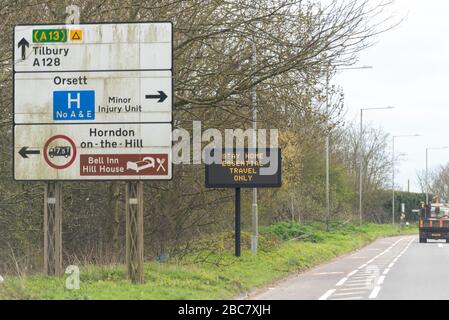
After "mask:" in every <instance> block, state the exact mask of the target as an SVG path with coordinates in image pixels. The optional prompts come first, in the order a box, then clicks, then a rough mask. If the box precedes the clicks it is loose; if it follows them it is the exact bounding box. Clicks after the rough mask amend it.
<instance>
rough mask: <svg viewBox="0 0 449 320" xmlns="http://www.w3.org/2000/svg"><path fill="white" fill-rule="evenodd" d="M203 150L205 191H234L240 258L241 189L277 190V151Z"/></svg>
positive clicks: (236, 240) (237, 253)
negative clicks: (222, 189) (204, 154)
mask: <svg viewBox="0 0 449 320" xmlns="http://www.w3.org/2000/svg"><path fill="white" fill-rule="evenodd" d="M216 152H217V150H215V149H212V150H206V151H205V153H206V188H232V189H235V256H236V257H240V256H241V189H242V188H249V189H251V188H280V187H281V185H282V179H281V172H282V170H281V162H282V161H281V150H280V149H259V150H258V149H223V150H221V154H220V155H218V154H216Z"/></svg>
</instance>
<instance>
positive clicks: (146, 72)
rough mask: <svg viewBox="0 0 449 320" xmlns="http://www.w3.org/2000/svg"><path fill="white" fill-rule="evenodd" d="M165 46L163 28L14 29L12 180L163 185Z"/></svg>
mask: <svg viewBox="0 0 449 320" xmlns="http://www.w3.org/2000/svg"><path fill="white" fill-rule="evenodd" d="M172 42H173V28H172V24H171V23H170V22H158V23H115V24H114V23H104V24H81V25H19V26H16V27H15V29H14V72H13V74H14V126H15V128H14V137H15V142H14V161H15V165H14V177H15V179H17V180H169V179H171V178H172V165H171V129H172V120H173V119H172V110H173V108H172V105H173V84H172V82H173V80H172V79H173V63H172V61H173V44H172ZM92 130H98V132H109V133H113V132H124V133H126V132H128V133H130V135H128V136H120V135H116V136H91V135H90V134H91V133H92ZM131 133H132V134H131ZM100 134H101V133H100ZM155 135H157V137H155ZM108 166H109V167H108ZM158 169H159V170H158Z"/></svg>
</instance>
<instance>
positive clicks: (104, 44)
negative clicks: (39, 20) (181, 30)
mask: <svg viewBox="0 0 449 320" xmlns="http://www.w3.org/2000/svg"><path fill="white" fill-rule="evenodd" d="M14 39H15V50H14V64H15V71H16V72H30V71H106V70H171V69H172V24H171V23H170V22H166V23H164V22H161V23H118V24H81V25H22V26H16V27H15V29H14Z"/></svg>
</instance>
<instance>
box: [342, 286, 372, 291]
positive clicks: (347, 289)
mask: <svg viewBox="0 0 449 320" xmlns="http://www.w3.org/2000/svg"><path fill="white" fill-rule="evenodd" d="M369 289H370V287H357V288H344V289H338V290H340V291H356V290H357V291H359V290H369Z"/></svg>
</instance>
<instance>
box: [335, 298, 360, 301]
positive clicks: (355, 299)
mask: <svg viewBox="0 0 449 320" xmlns="http://www.w3.org/2000/svg"><path fill="white" fill-rule="evenodd" d="M362 299H363V297H351V298H344V299H331V300H338V301H344V300H362Z"/></svg>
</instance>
